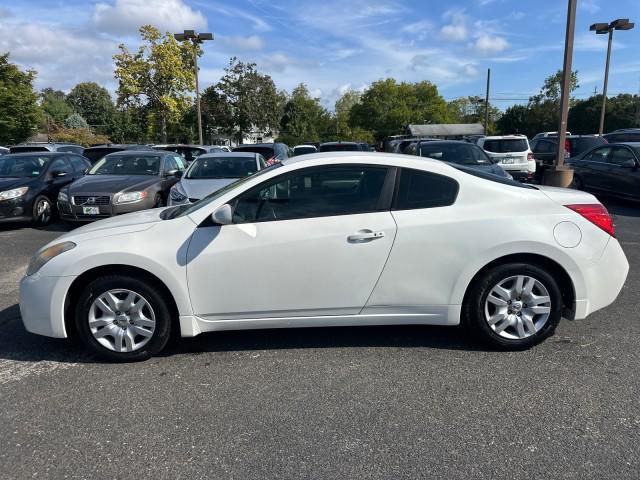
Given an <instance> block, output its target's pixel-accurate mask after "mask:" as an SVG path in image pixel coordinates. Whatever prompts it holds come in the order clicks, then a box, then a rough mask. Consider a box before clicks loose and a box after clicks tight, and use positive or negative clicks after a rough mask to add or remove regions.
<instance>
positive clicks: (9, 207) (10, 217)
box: [0, 197, 31, 222]
mask: <svg viewBox="0 0 640 480" xmlns="http://www.w3.org/2000/svg"><path fill="white" fill-rule="evenodd" d="M26 220H31V208H29V205H28V204H27V202H26V201H25V199H24V198H23V197H18V198H12V199H11V200H2V201H0V222H20V221H26Z"/></svg>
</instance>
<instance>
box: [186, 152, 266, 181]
mask: <svg viewBox="0 0 640 480" xmlns="http://www.w3.org/2000/svg"><path fill="white" fill-rule="evenodd" d="M256 171H257V165H256V159H255V158H254V157H244V156H242V157H238V156H228V155H227V156H221V157H213V156H209V155H207V156H204V157H200V158H198V159H197V160H196V161H195V163H194V165H193V167H191V168H190V169H189V172H188V173H187V177H186V178H189V179H191V178H199V179H205V178H206V179H212V178H242V177H246V176H248V175H252V174H254V173H255V172H256Z"/></svg>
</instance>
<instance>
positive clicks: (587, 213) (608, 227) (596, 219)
mask: <svg viewBox="0 0 640 480" xmlns="http://www.w3.org/2000/svg"><path fill="white" fill-rule="evenodd" d="M565 207H567V208H569V209H571V210H573V211H574V212H576V213H578V214H580V215H581V216H583V217H584V218H586V219H587V220H589V221H590V222H591V223H593V224H594V225H595V226H596V227H600V228H601V229H602V230H604V231H605V232H607V233H608V234H609V235H611V236H612V237H615V235H616V229H615V227H614V226H613V220H612V219H611V215H609V212H607V209H606V208H604V205H601V204H599V203H581V204H577V205H565Z"/></svg>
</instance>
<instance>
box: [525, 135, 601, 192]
mask: <svg viewBox="0 0 640 480" xmlns="http://www.w3.org/2000/svg"><path fill="white" fill-rule="evenodd" d="M606 143H607V140H605V139H604V138H603V137H601V136H598V135H567V137H566V140H565V146H564V147H565V151H566V152H567V155H568V157H569V158H573V157H577V156H579V155H581V154H582V153H584V152H586V151H587V150H590V149H592V148H594V147H597V146H598V145H605V144H606ZM529 146H530V147H531V151H532V152H533V158H535V160H536V174H535V180H536V181H537V182H538V183H541V182H542V180H543V178H544V172H545V170H546V169H548V168H549V167H550V166H551V165H553V164H555V162H556V152H557V150H558V138H557V137H540V138H534V139H533V140H531V142H529Z"/></svg>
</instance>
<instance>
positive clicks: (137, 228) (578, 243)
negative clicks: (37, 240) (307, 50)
mask: <svg viewBox="0 0 640 480" xmlns="http://www.w3.org/2000/svg"><path fill="white" fill-rule="evenodd" d="M628 268H629V265H628V263H627V259H626V257H625V255H624V253H623V251H622V249H621V248H620V245H619V243H618V241H617V240H616V239H615V237H614V229H613V224H612V221H611V218H610V217H609V214H608V213H607V211H606V210H605V208H604V207H603V206H602V205H601V204H600V203H599V202H598V201H597V200H596V199H595V198H594V197H593V196H592V195H590V194H587V193H584V192H579V191H575V190H565V189H557V188H542V187H533V186H527V185H522V184H519V183H516V182H513V181H510V180H508V179H500V178H498V177H495V176H493V175H487V174H485V173H483V172H478V171H474V170H467V169H465V168H464V167H459V168H454V167H453V166H451V165H448V164H444V163H442V162H438V161H435V160H429V159H425V158H417V157H408V156H405V155H393V154H384V155H381V154H375V153H364V152H357V153H355V152H352V153H335V152H331V153H325V154H314V155H305V156H303V157H299V159H296V158H293V159H289V160H285V161H284V162H282V163H278V164H275V165H273V166H272V167H270V168H266V169H264V170H261V171H259V172H258V173H256V174H254V175H252V176H249V177H246V178H243V179H241V180H238V181H237V182H235V183H233V184H230V185H228V186H226V187H224V188H222V189H221V190H218V191H217V192H215V193H213V194H211V195H209V196H208V197H205V198H204V199H202V200H201V201H199V202H197V203H195V204H192V205H185V206H177V207H167V208H163V209H154V210H147V211H144V212H139V213H133V214H128V215H123V216H120V217H115V218H110V219H107V220H102V221H99V222H96V223H94V224H91V225H87V226H84V227H81V228H78V229H77V230H74V231H72V232H69V233H67V234H65V235H63V236H62V237H60V238H58V239H56V240H55V241H54V242H52V243H50V244H48V245H46V246H45V247H44V248H42V249H41V250H40V251H38V252H37V253H36V255H35V256H34V257H33V258H32V260H31V262H30V264H29V267H28V271H27V275H26V276H25V277H24V279H23V280H22V282H21V289H20V310H21V313H22V319H23V322H24V324H25V326H26V328H27V330H29V331H30V332H33V333H37V334H41V335H48V336H51V337H67V336H69V335H70V334H71V333H72V332H74V333H75V334H77V336H78V337H79V338H80V339H81V340H82V341H83V342H84V343H85V344H86V346H87V347H88V348H90V349H91V350H93V351H94V352H97V353H99V354H101V355H102V356H104V357H107V358H109V359H113V360H141V359H145V358H148V357H149V356H151V355H153V354H155V353H157V352H159V351H160V350H162V348H163V347H164V346H165V345H166V344H167V341H168V340H169V337H170V336H171V335H175V334H181V335H182V336H187V337H189V336H194V335H198V334H200V333H202V332H209V331H218V330H234V329H235V330H237V329H256V328H282V327H287V328H288V327H311V326H314V327H317V326H339V325H390V324H393V325H395V324H429V325H458V324H460V323H461V322H463V323H464V324H465V325H466V326H467V327H468V328H471V329H473V330H474V331H475V333H476V335H477V336H478V338H480V339H482V340H484V341H485V342H487V343H489V344H490V345H492V346H495V347H498V348H505V349H521V348H526V347H529V346H532V345H534V344H536V343H537V342H539V341H541V340H542V339H544V338H546V337H548V336H549V335H551V334H552V333H553V331H554V329H555V328H556V326H557V325H558V322H559V321H560V319H561V317H563V316H564V317H566V318H569V319H582V318H585V317H586V316H587V315H589V314H590V313H592V312H594V311H596V310H598V309H601V308H603V307H605V306H607V305H609V304H610V303H612V302H613V301H614V300H615V298H616V297H617V295H618V293H619V292H620V290H621V288H622V286H623V284H624V282H625V279H626V277H627V272H628Z"/></svg>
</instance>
